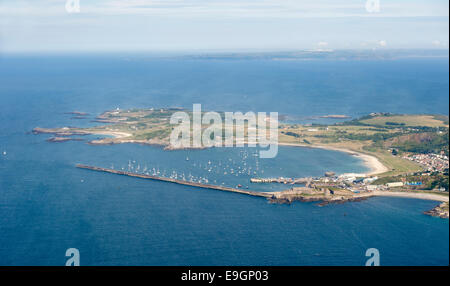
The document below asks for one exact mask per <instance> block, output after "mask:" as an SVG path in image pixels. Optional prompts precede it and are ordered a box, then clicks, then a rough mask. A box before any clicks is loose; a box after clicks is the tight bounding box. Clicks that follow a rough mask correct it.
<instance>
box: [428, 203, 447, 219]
mask: <svg viewBox="0 0 450 286" xmlns="http://www.w3.org/2000/svg"><path fill="white" fill-rule="evenodd" d="M424 214H426V215H430V216H435V217H440V218H446V219H448V218H449V211H448V202H445V203H442V204H440V205H438V206H436V207H434V208H433V209H431V210H429V211H426V212H424Z"/></svg>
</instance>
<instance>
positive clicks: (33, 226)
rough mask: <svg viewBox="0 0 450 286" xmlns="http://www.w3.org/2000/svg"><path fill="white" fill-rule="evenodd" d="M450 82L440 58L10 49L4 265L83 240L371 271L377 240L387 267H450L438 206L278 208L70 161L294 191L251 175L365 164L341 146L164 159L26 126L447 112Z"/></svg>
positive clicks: (207, 261)
mask: <svg viewBox="0 0 450 286" xmlns="http://www.w3.org/2000/svg"><path fill="white" fill-rule="evenodd" d="M448 75H449V74H448V60H442V59H408V60H393V61H343V62H341V61H325V60H324V61H301V62H296V61H292V62H278V61H257V60H233V61H226V60H189V59H177V60H175V59H166V60H163V59H155V58H145V57H144V58H143V57H139V58H136V57H129V56H118V55H114V56H113V55H109V56H98V55H97V56H73V55H72V56H9V57H2V58H0V122H1V123H0V265H64V264H65V261H66V259H67V258H66V257H65V256H64V255H65V251H66V249H67V248H71V247H74V248H77V249H79V250H80V254H81V264H82V265H364V263H365V261H366V259H367V257H365V251H366V249H368V248H377V249H379V251H380V255H381V264H382V265H448V261H449V258H448V257H449V225H448V220H444V219H439V218H433V217H429V216H426V215H423V214H422V212H423V211H425V210H428V209H430V208H432V207H434V206H435V205H436V204H437V202H433V201H424V200H416V199H400V198H372V199H369V200H366V201H363V202H358V203H347V204H343V205H329V206H325V207H318V206H317V205H316V204H314V203H294V204H291V205H274V204H269V203H268V202H267V201H266V200H265V199H262V198H255V197H247V196H243V195H237V194H230V193H222V192H218V191H211V190H201V189H196V188H192V187H186V186H178V185H172V184H167V183H163V182H155V181H148V180H142V179H135V178H129V177H122V176H116V175H111V174H105V173H96V172H91V171H87V170H81V169H77V168H75V167H74V166H75V164H77V163H85V164H92V165H97V166H103V167H110V166H111V165H113V166H114V167H115V168H116V169H120V168H125V169H127V168H128V164H129V162H130V161H131V162H132V164H133V168H136V166H137V165H139V167H140V168H145V167H147V168H148V169H151V168H156V169H157V170H159V171H160V172H161V173H164V174H165V175H170V174H172V173H173V172H177V174H181V173H184V174H185V175H188V173H191V175H192V176H193V177H195V178H200V177H202V178H207V179H208V180H209V183H213V184H216V183H217V184H224V185H228V186H235V185H236V184H242V185H243V186H247V185H248V186H249V188H250V189H255V190H262V191H266V190H274V189H282V188H284V186H283V185H257V184H250V183H249V182H248V180H249V178H250V177H251V176H256V175H259V176H267V177H269V176H295V177H297V176H298V177H301V176H318V175H321V174H323V172H325V171H328V170H334V171H336V172H338V173H343V172H361V171H365V167H364V166H363V165H362V162H361V161H360V160H359V159H357V158H355V157H352V156H350V155H347V154H344V153H340V152H335V151H327V150H320V149H308V148H295V147H280V150H279V153H278V156H277V157H276V158H275V159H258V158H257V157H256V156H253V154H254V153H255V152H256V151H255V150H254V149H252V148H234V149H230V148H215V149H208V150H196V151H193V150H191V151H174V152H166V151H163V150H162V149H160V148H158V147H150V146H141V145H134V144H123V145H113V146H91V145H88V144H85V143H84V142H65V143H48V142H46V141H45V139H46V138H48V136H47V135H32V134H30V133H29V132H30V131H31V129H32V128H34V127H36V126H40V127H57V126H71V125H73V126H89V125H92V124H96V123H93V122H91V121H90V119H88V120H74V119H71V118H70V117H71V116H70V115H68V114H64V112H70V111H74V110H79V111H85V112H89V113H91V117H90V118H92V116H95V115H97V114H99V113H101V112H103V111H105V110H108V109H112V108H116V107H120V108H123V109H125V108H134V107H170V106H172V107H173V106H181V107H186V108H191V107H192V104H193V103H201V104H202V105H203V107H204V109H208V110H218V111H243V112H246V111H250V110H253V111H267V112H269V111H278V112H279V113H280V114H286V115H288V116H291V117H293V118H300V119H301V120H306V121H307V120H308V119H306V118H309V117H311V116H318V115H326V114H347V115H350V116H353V117H356V116H359V115H364V114H367V113H369V112H373V111H384V112H399V113H437V114H448V105H449V103H448V92H449V83H448ZM311 122H315V121H311ZM3 151H5V152H6V155H2V154H1V153H2V152H3ZM186 158H189V160H186ZM244 163H245V164H244ZM239 167H241V168H245V172H244V171H242V170H239ZM231 169H233V170H235V171H238V170H239V171H241V173H239V174H237V175H236V172H234V173H233V174H231V172H230V170H231ZM225 172H226V173H227V174H224V173H225ZM248 172H250V174H249V173H248ZM254 172H256V173H254Z"/></svg>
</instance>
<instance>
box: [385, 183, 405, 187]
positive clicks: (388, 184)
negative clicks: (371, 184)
mask: <svg viewBox="0 0 450 286" xmlns="http://www.w3.org/2000/svg"><path fill="white" fill-rule="evenodd" d="M386 186H388V187H389V188H394V187H402V186H403V182H393V183H387V184H386Z"/></svg>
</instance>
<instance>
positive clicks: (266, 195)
mask: <svg viewBox="0 0 450 286" xmlns="http://www.w3.org/2000/svg"><path fill="white" fill-rule="evenodd" d="M76 167H77V168H80V169H87V170H92V171H97V172H105V173H111V174H117V175H123V176H129V177H136V178H141V179H149V180H155V181H162V182H168V183H173V184H178V185H185V186H191V187H197V188H202V189H210V190H218V191H224V192H232V193H239V194H244V195H248V196H254V197H264V198H272V196H273V194H270V193H265V192H255V191H249V190H241V189H237V188H230V187H224V186H216V185H209V184H202V183H196V182H190V181H184V180H178V179H172V178H165V177H159V176H152V175H145V174H137V173H132V172H125V171H118V170H114V169H108V168H101V167H94V166H88V165H83V164H77V165H76Z"/></svg>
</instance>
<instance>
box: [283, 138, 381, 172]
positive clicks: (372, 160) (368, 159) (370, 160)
mask: <svg viewBox="0 0 450 286" xmlns="http://www.w3.org/2000/svg"><path fill="white" fill-rule="evenodd" d="M278 145H281V146H294V147H307V148H320V149H326V150H333V151H339V152H345V153H347V154H350V155H353V156H357V157H359V158H361V159H362V160H363V161H364V164H365V165H366V166H367V167H368V168H369V169H370V171H368V172H366V173H363V174H364V175H366V176H373V175H376V174H381V173H384V172H387V171H389V168H387V167H386V166H385V165H383V164H382V163H381V162H380V161H379V160H378V158H376V157H375V156H371V155H367V154H363V153H360V152H356V151H353V150H349V149H344V148H338V147H333V146H324V145H306V144H296V143H278Z"/></svg>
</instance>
